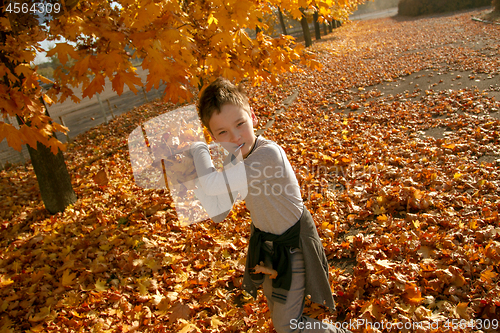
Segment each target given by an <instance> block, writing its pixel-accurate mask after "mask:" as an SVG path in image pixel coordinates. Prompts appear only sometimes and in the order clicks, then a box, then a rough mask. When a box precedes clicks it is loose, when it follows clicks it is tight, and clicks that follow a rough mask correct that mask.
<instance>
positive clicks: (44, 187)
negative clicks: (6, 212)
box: [28, 142, 76, 214]
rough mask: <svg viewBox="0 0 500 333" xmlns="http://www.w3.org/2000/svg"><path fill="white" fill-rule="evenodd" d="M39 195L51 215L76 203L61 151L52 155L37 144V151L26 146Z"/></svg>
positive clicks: (44, 147)
mask: <svg viewBox="0 0 500 333" xmlns="http://www.w3.org/2000/svg"><path fill="white" fill-rule="evenodd" d="M28 152H29V153H30V156H31V163H32V164H33V169H34V170H35V174H36V178H37V180H38V185H39V187H40V194H41V195H42V200H43V203H44V205H45V208H46V209H47V210H48V211H49V212H50V213H51V214H55V213H57V212H62V211H64V210H65V209H66V207H67V206H68V205H70V204H72V203H74V202H75V201H76V194H75V191H73V187H72V185H71V178H70V176H69V173H68V169H67V168H66V163H65V162H64V156H63V153H62V152H61V150H59V151H58V153H57V154H56V155H54V154H53V153H52V152H51V151H50V148H48V147H46V146H45V145H43V144H42V143H40V142H37V149H33V148H31V147H30V146H28Z"/></svg>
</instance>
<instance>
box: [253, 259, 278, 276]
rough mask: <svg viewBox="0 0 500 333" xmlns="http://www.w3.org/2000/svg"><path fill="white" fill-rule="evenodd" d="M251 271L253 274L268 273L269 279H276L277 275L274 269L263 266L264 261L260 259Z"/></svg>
mask: <svg viewBox="0 0 500 333" xmlns="http://www.w3.org/2000/svg"><path fill="white" fill-rule="evenodd" d="M253 272H254V274H259V273H262V274H267V275H269V278H270V279H271V280H272V279H276V277H277V276H278V272H277V271H276V270H275V269H272V268H269V267H266V266H264V262H262V261H261V262H260V264H258V265H256V266H255V267H254V268H253Z"/></svg>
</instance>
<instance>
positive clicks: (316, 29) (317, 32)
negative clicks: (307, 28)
mask: <svg viewBox="0 0 500 333" xmlns="http://www.w3.org/2000/svg"><path fill="white" fill-rule="evenodd" d="M313 20H314V34H315V37H316V40H318V39H321V30H320V29H319V22H318V20H319V14H318V11H317V10H315V11H314V13H313Z"/></svg>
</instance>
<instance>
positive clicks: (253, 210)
mask: <svg viewBox="0 0 500 333" xmlns="http://www.w3.org/2000/svg"><path fill="white" fill-rule="evenodd" d="M191 154H192V155H193V159H194V164H195V166H196V172H197V174H198V177H199V178H198V181H197V186H198V189H197V190H195V193H196V195H197V196H198V198H199V199H200V201H201V202H202V204H203V207H204V208H205V210H206V211H207V213H208V214H209V216H210V217H211V218H212V219H213V220H214V221H215V222H220V221H222V220H223V219H224V218H225V217H226V216H227V214H228V213H229V211H230V210H231V207H232V203H233V201H234V199H235V198H236V197H237V194H238V193H239V194H240V195H241V197H242V199H244V200H245V204H246V207H247V209H248V210H249V211H250V215H251V217H252V222H253V224H254V225H255V227H257V228H259V229H260V230H262V231H264V232H269V233H272V234H275V235H281V234H282V233H283V232H285V231H286V230H287V229H288V228H290V227H291V226H292V225H294V224H295V223H296V222H297V221H298V220H299V218H300V216H301V214H302V210H303V202H302V197H301V194H300V187H299V183H298V181H297V178H296V177H295V172H294V171H293V169H292V166H291V165H290V162H289V161H288V158H287V157H286V155H285V152H284V151H283V149H282V148H281V147H280V146H278V145H277V144H276V143H275V142H273V141H271V140H266V139H263V138H262V137H260V136H259V137H257V140H256V142H255V146H254V148H253V149H252V151H251V152H250V154H249V155H248V156H247V157H246V158H245V159H244V160H243V161H237V160H235V161H234V162H233V163H230V162H229V161H226V162H227V163H225V166H224V171H223V172H217V171H216V169H215V168H214V166H213V164H212V160H211V158H210V152H209V150H208V146H207V145H206V144H204V143H201V142H199V143H195V144H193V145H192V146H191ZM226 179H227V182H226ZM228 185H229V188H230V191H231V194H229V191H228Z"/></svg>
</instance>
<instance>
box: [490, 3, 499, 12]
mask: <svg viewBox="0 0 500 333" xmlns="http://www.w3.org/2000/svg"><path fill="white" fill-rule="evenodd" d="M491 5H492V6H493V11H494V12H497V13H500V0H493V1H492V2H491Z"/></svg>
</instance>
